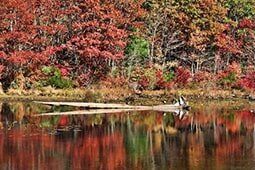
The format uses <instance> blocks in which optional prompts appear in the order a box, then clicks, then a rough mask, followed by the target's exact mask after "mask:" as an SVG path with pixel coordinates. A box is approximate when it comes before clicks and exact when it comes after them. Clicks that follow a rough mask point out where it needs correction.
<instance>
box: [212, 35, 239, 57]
mask: <svg viewBox="0 0 255 170" xmlns="http://www.w3.org/2000/svg"><path fill="white" fill-rule="evenodd" d="M216 45H217V46H218V47H219V49H220V51H222V52H229V53H232V54H240V53H241V50H240V46H241V42H240V41H237V40H235V39H234V38H232V37H231V36H229V35H226V34H224V33H222V34H220V35H218V36H217V41H216Z"/></svg>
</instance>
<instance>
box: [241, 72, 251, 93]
mask: <svg viewBox="0 0 255 170" xmlns="http://www.w3.org/2000/svg"><path fill="white" fill-rule="evenodd" d="M238 85H239V86H240V87H242V88H244V89H250V90H255V71H250V72H248V73H247V74H246V75H245V76H244V77H243V78H241V80H240V81H239V82H238Z"/></svg>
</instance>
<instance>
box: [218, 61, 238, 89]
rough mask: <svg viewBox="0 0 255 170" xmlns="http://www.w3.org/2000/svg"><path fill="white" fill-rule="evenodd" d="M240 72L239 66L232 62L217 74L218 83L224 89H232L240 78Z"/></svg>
mask: <svg viewBox="0 0 255 170" xmlns="http://www.w3.org/2000/svg"><path fill="white" fill-rule="evenodd" d="M241 72H242V71H241V67H240V64H237V63H235V62H234V63H232V64H231V65H229V66H228V67H227V69H226V70H223V71H221V72H219V74H218V76H217V78H218V82H219V84H220V85H222V86H224V87H234V86H235V85H236V82H237V80H238V79H239V78H240V76H241Z"/></svg>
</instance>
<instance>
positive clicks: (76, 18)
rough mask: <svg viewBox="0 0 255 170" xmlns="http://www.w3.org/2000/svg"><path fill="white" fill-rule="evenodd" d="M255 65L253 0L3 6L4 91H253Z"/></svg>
mask: <svg viewBox="0 0 255 170" xmlns="http://www.w3.org/2000/svg"><path fill="white" fill-rule="evenodd" d="M254 64H255V1H254V0H0V80H1V83H2V85H3V89H4V91H8V90H10V89H22V90H29V89H40V88H42V87H49V86H51V87H53V88H59V89H65V88H78V87H79V88H82V87H86V88H87V87H89V86H92V85H94V84H100V85H101V86H105V87H117V86H119V87H123V88H124V87H127V88H129V87H130V85H132V83H133V84H134V83H135V84H137V85H136V86H137V87H139V88H140V89H149V90H156V89H176V88H210V89H217V88H218V89H220V88H225V89H233V88H234V89H241V90H249V91H253V90H255V69H254V68H255V67H254Z"/></svg>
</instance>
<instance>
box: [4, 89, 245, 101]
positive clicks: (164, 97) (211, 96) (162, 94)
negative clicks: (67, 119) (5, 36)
mask: <svg viewBox="0 0 255 170" xmlns="http://www.w3.org/2000/svg"><path fill="white" fill-rule="evenodd" d="M180 95H182V96H184V97H185V98H186V99H187V100H188V101H197V100H203V101H204V100H208V101H209V100H244V99H247V100H248V99H249V96H250V94H249V93H248V92H244V91H240V90H221V89H216V90H206V89H178V90H169V91H167V90H150V91H149V90H145V91H143V92H142V93H141V94H135V93H134V92H133V91H131V90H130V89H122V88H91V89H61V90H59V89H52V88H51V89H47V90H45V89H43V90H30V91H18V90H12V91H11V92H8V93H6V94H0V100H1V101H24V102H27V101H35V100H39V101H79V102H120V103H128V104H130V103H132V104H133V103H137V104H140V103H146V104H159V103H170V102H172V101H173V100H174V99H175V98H177V97H178V96H180Z"/></svg>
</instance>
